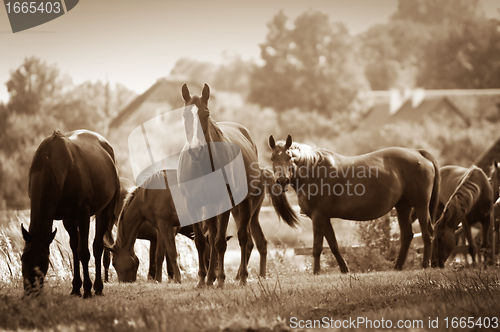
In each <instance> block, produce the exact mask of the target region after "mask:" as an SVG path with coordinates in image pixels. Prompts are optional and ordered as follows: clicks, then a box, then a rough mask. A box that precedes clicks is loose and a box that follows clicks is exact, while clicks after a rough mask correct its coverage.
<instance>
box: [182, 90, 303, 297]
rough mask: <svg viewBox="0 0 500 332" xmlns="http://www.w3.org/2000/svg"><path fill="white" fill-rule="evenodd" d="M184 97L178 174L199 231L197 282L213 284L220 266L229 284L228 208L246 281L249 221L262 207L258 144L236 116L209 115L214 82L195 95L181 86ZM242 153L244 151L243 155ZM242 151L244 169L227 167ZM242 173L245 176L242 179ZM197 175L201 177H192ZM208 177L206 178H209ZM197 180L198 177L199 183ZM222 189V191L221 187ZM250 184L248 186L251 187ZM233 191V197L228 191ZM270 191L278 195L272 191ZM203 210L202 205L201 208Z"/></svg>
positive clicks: (242, 280) (222, 278)
mask: <svg viewBox="0 0 500 332" xmlns="http://www.w3.org/2000/svg"><path fill="white" fill-rule="evenodd" d="M182 97H183V99H184V104H185V106H186V107H185V108H184V111H183V122H184V129H185V132H186V138H187V143H186V145H185V147H184V149H183V151H182V152H181V155H180V158H179V169H178V178H179V181H178V182H179V186H180V190H181V192H182V194H183V196H184V198H185V200H186V204H187V210H188V211H190V213H191V215H190V218H191V221H192V223H194V224H193V227H194V232H195V242H196V248H197V250H198V258H199V272H198V276H199V282H198V287H203V286H204V285H205V277H207V281H206V284H208V285H212V284H213V282H214V281H215V277H216V273H215V266H218V269H217V285H218V287H220V288H221V287H223V286H224V281H225V272H224V255H225V252H226V248H227V243H226V229H227V223H228V220H229V211H232V213H233V215H234V217H235V219H236V220H238V240H239V244H240V248H241V264H240V269H239V273H238V275H239V277H240V284H242V285H244V284H246V281H247V276H248V270H247V264H248V256H249V254H248V239H249V236H248V230H249V228H248V224H249V222H250V220H251V219H252V216H253V215H254V214H255V213H256V212H257V210H258V209H259V208H260V205H259V204H255V203H254V202H253V200H252V199H251V196H254V195H256V194H257V189H256V188H253V187H252V186H251V185H250V183H251V181H252V179H258V178H260V176H261V171H260V168H259V166H258V165H259V163H258V153H257V147H256V145H255V142H254V139H253V137H252V135H251V133H250V132H249V131H248V129H246V128H245V127H243V126H241V125H239V124H236V123H231V122H219V123H216V122H215V121H214V120H212V118H211V117H210V111H209V109H208V100H209V98H210V88H209V87H208V85H206V84H205V86H204V87H203V91H202V95H201V97H198V96H191V94H190V92H189V90H188V88H187V86H186V85H185V84H184V85H183V86H182ZM240 153H241V155H240ZM236 155H238V156H241V157H242V161H241V163H242V164H243V165H244V170H245V172H244V173H245V174H241V173H242V172H241V170H236V171H235V170H233V171H232V172H231V171H229V172H228V171H227V170H226V167H225V166H227V165H228V163H229V162H231V161H232V160H233V159H235V156H236ZM216 171H217V172H219V173H218V174H220V173H222V176H223V177H224V179H223V181H225V183H226V186H225V187H227V193H226V189H225V188H218V189H214V185H213V182H212V183H210V181H209V180H207V179H208V178H209V177H210V176H205V175H213V174H216ZM242 178H243V181H242ZM193 179H197V181H190V180H193ZM204 181H205V182H204ZM240 181H242V182H244V181H246V182H244V183H246V188H242V187H244V185H237V186H236V188H235V187H233V188H231V187H230V184H234V183H238V184H239V183H240ZM194 182H196V183H194ZM219 189H221V191H224V193H222V192H218V191H217V190H219ZM242 189H245V190H244V192H246V195H245V196H244V197H239V198H242V200H241V202H239V201H240V200H239V199H238V200H237V199H236V197H238V195H237V194H238V193H240V192H241V190H242ZM246 189H248V190H246ZM228 193H229V197H227V195H228ZM223 194H225V196H226V197H227V199H226V202H229V203H226V204H227V205H226V206H225V207H221V200H220V198H221V197H220V196H221V195H223ZM271 197H273V196H272V195H271ZM202 210H203V211H202ZM205 215H207V216H209V217H208V218H205V219H207V220H205V221H204V222H205V223H206V226H207V227H208V231H209V245H210V248H211V254H210V264H209V268H208V275H207V271H206V267H205V264H204V260H203V256H204V252H205V240H204V238H203V232H202V226H201V225H200V223H199V221H201V220H202V218H203V217H204V216H205ZM287 222H289V225H290V226H295V224H296V221H295V220H287Z"/></svg>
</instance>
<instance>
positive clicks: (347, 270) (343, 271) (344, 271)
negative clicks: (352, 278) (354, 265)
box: [340, 267, 349, 273]
mask: <svg viewBox="0 0 500 332" xmlns="http://www.w3.org/2000/svg"><path fill="white" fill-rule="evenodd" d="M340 272H341V273H348V272H349V269H348V268H347V267H346V268H343V269H340Z"/></svg>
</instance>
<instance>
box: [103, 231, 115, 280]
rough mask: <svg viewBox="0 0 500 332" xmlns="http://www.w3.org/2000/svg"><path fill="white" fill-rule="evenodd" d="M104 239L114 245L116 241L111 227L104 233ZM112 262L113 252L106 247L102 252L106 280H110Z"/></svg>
mask: <svg viewBox="0 0 500 332" xmlns="http://www.w3.org/2000/svg"><path fill="white" fill-rule="evenodd" d="M104 241H105V243H106V244H107V245H108V246H110V247H111V246H112V245H113V243H114V240H113V236H112V235H111V230H110V227H108V230H107V231H106V233H105V234H104ZM110 263H111V253H110V252H109V250H106V249H104V252H103V254H102V265H103V266H104V282H108V281H109V265H110Z"/></svg>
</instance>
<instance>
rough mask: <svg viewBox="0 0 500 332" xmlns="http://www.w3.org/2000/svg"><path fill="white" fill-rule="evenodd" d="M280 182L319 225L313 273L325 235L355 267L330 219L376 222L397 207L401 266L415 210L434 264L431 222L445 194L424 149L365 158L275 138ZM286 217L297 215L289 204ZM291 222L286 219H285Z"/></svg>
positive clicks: (271, 143) (393, 150) (273, 158)
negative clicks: (338, 241) (412, 212)
mask: <svg viewBox="0 0 500 332" xmlns="http://www.w3.org/2000/svg"><path fill="white" fill-rule="evenodd" d="M269 146H270V147H271V149H272V155H271V161H272V164H273V169H274V173H275V176H276V182H277V183H278V184H279V185H280V187H281V188H282V189H283V190H284V191H285V190H286V189H287V186H288V185H290V186H291V187H292V188H293V189H294V190H295V192H296V194H297V197H298V201H299V206H300V209H301V211H302V213H304V214H305V215H307V216H308V217H309V218H311V220H312V223H313V234H314V243H313V257H314V268H313V272H314V273H315V274H316V273H319V270H320V255H321V251H322V249H323V237H326V239H327V241H328V244H329V245H330V248H331V250H332V253H333V254H334V256H335V258H336V259H337V262H338V264H339V267H340V271H341V272H343V273H346V272H348V271H349V269H348V268H347V265H346V263H345V261H344V259H343V258H342V256H341V254H340V252H339V248H338V245H337V239H336V238H335V233H334V231H333V228H332V224H331V223H330V218H342V219H347V220H359V221H365V220H373V219H377V218H379V217H381V216H383V215H385V214H386V213H388V212H389V211H390V210H391V209H392V208H393V207H396V211H397V214H398V221H399V228H400V231H401V248H400V251H399V255H398V258H397V260H396V264H395V268H396V269H397V270H401V269H402V268H403V265H404V262H405V260H406V255H407V253H408V248H409V246H410V243H411V240H412V238H413V231H412V227H411V224H412V223H411V219H410V213H411V210H412V208H414V209H415V211H416V214H417V216H418V219H419V222H420V228H421V229H422V239H423V242H424V258H423V263H422V266H423V267H424V268H425V267H428V264H429V257H430V244H431V237H430V234H429V233H430V232H429V225H428V223H429V222H430V221H431V220H433V219H434V218H435V214H436V208H437V203H438V197H439V182H440V176H439V169H438V165H437V163H436V161H435V159H434V158H433V157H432V156H431V155H430V154H429V153H428V152H426V151H424V150H411V149H405V148H388V149H384V150H379V151H375V152H372V153H368V154H365V155H361V156H353V157H346V156H341V155H339V154H336V153H334V152H331V151H328V150H326V149H313V148H311V147H310V146H308V145H305V144H298V143H293V142H292V137H291V136H290V135H288V137H287V139H286V142H285V141H278V142H275V140H274V138H273V136H270V137H269ZM282 210H285V211H287V213H286V214H283V213H280V210H277V211H278V213H279V214H280V215H281V217H282V218H284V219H285V218H297V216H296V214H295V212H294V211H293V210H291V209H290V208H289V207H288V208H284V209H282ZM285 220H286V219H285Z"/></svg>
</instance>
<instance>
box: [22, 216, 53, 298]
mask: <svg viewBox="0 0 500 332" xmlns="http://www.w3.org/2000/svg"><path fill="white" fill-rule="evenodd" d="M21 230H22V233H23V238H24V241H25V242H26V245H25V247H24V251H23V255H22V256H21V263H22V274H23V284H24V293H25V295H30V294H33V293H35V294H38V292H39V290H40V289H41V288H42V287H43V280H44V277H45V275H46V274H47V270H48V269H49V246H50V243H51V242H52V241H53V240H54V237H55V236H56V233H57V229H56V230H55V231H54V232H52V233H50V234H48V235H47V236H46V237H45V238H42V237H40V236H38V237H33V236H32V235H31V234H30V233H29V232H28V231H27V230H26V229H25V228H24V226H23V225H21Z"/></svg>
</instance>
